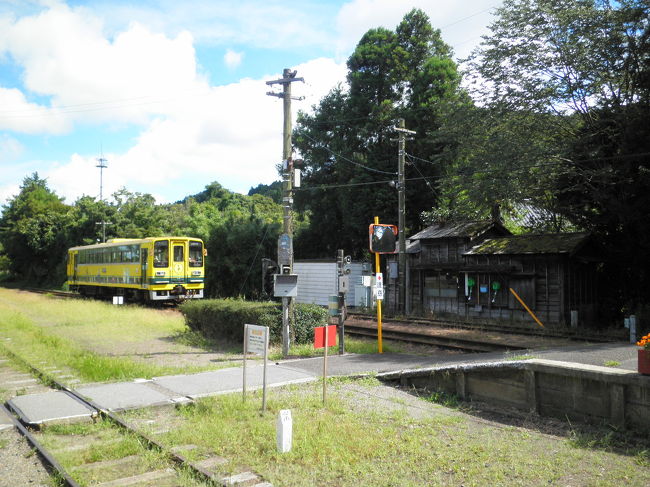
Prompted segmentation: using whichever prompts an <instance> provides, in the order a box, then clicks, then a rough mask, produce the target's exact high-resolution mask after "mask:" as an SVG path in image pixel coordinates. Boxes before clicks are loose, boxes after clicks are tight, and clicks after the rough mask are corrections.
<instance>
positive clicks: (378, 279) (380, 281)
mask: <svg viewBox="0 0 650 487" xmlns="http://www.w3.org/2000/svg"><path fill="white" fill-rule="evenodd" d="M383 287H384V275H383V274H382V273H381V272H378V273H377V274H376V275H375V288H377V289H380V288H383Z"/></svg>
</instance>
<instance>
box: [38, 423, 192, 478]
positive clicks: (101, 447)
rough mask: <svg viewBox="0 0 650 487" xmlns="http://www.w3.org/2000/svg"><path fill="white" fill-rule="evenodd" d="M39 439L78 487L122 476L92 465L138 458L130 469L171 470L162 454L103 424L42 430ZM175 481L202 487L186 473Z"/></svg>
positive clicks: (131, 436)
mask: <svg viewBox="0 0 650 487" xmlns="http://www.w3.org/2000/svg"><path fill="white" fill-rule="evenodd" d="M38 439H39V440H40V441H41V442H42V443H43V445H44V446H45V447H46V448H47V449H48V450H49V451H50V452H52V453H53V454H54V456H55V458H56V459H57V460H58V461H59V463H61V465H63V467H64V468H65V469H66V471H68V472H69V473H70V475H71V476H72V477H73V478H74V479H75V480H76V481H77V482H79V484H80V485H93V484H96V483H98V482H100V481H106V480H107V479H109V478H110V477H107V475H115V476H118V477H119V476H120V475H122V473H120V472H111V470H113V469H112V468H111V467H108V470H107V469H106V468H104V469H101V468H96V467H95V466H94V465H93V464H94V463H96V462H105V461H110V460H117V459H120V458H124V457H128V456H131V455H137V456H139V459H138V460H137V461H136V462H134V463H135V465H134V466H132V467H131V468H133V467H135V468H136V469H140V470H141V471H147V470H155V469H162V468H169V467H170V466H171V465H170V464H169V462H168V460H167V458H166V456H165V454H164V453H162V452H158V451H152V450H149V449H147V448H146V447H145V446H144V445H143V444H142V443H141V441H140V439H138V438H137V437H136V436H134V435H133V434H129V433H125V432H124V431H122V430H120V429H118V428H117V427H115V426H114V425H113V424H112V423H110V422H109V421H105V420H100V421H98V422H97V423H93V424H88V423H84V424H71V425H54V426H48V427H46V428H44V429H43V430H42V432H41V433H40V434H39V438H38ZM80 444H84V445H85V448H75V449H70V448H67V447H69V446H78V445H80ZM126 475H128V473H126ZM177 481H178V483H175V484H174V485H180V486H186V487H190V486H196V485H201V484H200V483H198V482H196V481H195V480H194V479H193V478H192V476H191V475H190V474H188V473H187V472H181V474H180V475H179V476H178V478H177Z"/></svg>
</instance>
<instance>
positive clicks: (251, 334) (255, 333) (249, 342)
mask: <svg viewBox="0 0 650 487" xmlns="http://www.w3.org/2000/svg"><path fill="white" fill-rule="evenodd" d="M268 332H269V327H268V326H258V325H246V338H245V339H246V351H247V352H248V353H254V354H256V355H264V354H265V352H266V344H267V340H266V335H267V334H268Z"/></svg>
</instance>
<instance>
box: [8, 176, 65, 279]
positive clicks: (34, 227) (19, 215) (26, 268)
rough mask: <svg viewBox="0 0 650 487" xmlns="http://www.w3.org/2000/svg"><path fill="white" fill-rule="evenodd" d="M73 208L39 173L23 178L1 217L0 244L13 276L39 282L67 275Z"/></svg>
mask: <svg viewBox="0 0 650 487" xmlns="http://www.w3.org/2000/svg"><path fill="white" fill-rule="evenodd" d="M70 210H71V209H70V207H68V206H67V205H65V204H64V203H63V199H62V198H60V197H58V196H57V195H56V194H55V193H54V192H53V191H51V190H50V189H49V188H48V186H47V181H45V180H44V179H41V178H40V177H39V175H38V173H34V174H32V175H31V176H28V177H26V178H25V179H24V180H23V184H22V186H21V187H20V193H19V194H18V195H16V196H14V197H13V198H11V199H10V200H9V203H8V204H7V205H4V206H3V213H2V218H0V243H1V244H2V246H3V247H4V252H5V254H6V255H7V257H8V258H9V260H10V265H9V271H10V275H11V276H12V277H13V278H15V279H18V280H21V281H26V282H32V283H35V284H40V283H44V282H46V281H50V282H51V281H56V280H57V278H59V279H60V280H61V279H63V278H64V277H63V276H64V275H65V253H66V248H67V242H66V239H65V229H66V228H67V227H68V226H69V225H70V224H71V211H70Z"/></svg>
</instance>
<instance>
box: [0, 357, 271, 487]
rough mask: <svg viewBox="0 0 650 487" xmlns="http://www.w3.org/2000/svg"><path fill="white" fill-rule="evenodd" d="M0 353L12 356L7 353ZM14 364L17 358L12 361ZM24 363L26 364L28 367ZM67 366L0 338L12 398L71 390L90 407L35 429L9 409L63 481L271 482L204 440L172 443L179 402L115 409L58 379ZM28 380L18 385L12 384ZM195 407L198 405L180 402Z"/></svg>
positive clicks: (104, 486) (106, 485)
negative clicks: (80, 418)
mask: <svg viewBox="0 0 650 487" xmlns="http://www.w3.org/2000/svg"><path fill="white" fill-rule="evenodd" d="M2 355H4V356H5V357H7V359H6V360H4V359H3V357H2ZM11 362H13V364H12V363H11ZM19 369H24V370H29V373H25V372H23V371H20V370H19ZM62 375H63V376H65V374H64V371H60V370H56V369H53V368H51V367H47V365H46V364H41V365H40V366H39V367H37V366H35V365H34V364H31V363H29V362H28V361H26V360H25V359H24V358H22V357H20V356H18V355H16V354H15V353H13V352H12V351H11V350H9V349H8V348H7V347H6V346H4V345H1V344H0V390H2V391H3V395H2V397H3V401H4V400H8V399H10V398H11V397H10V396H16V395H22V394H31V393H42V392H47V391H53V390H59V391H66V393H67V394H71V395H73V396H74V397H75V399H77V400H78V401H80V402H82V403H84V404H86V405H87V406H88V407H90V408H92V409H93V410H94V411H95V413H94V415H93V417H92V422H78V423H71V422H65V421H64V422H63V423H61V422H58V423H57V424H46V425H42V426H41V427H38V428H36V429H33V428H30V427H26V426H25V425H23V424H22V423H21V421H20V420H19V419H18V418H17V417H16V416H15V415H14V414H13V412H12V411H10V410H9V408H7V405H9V403H5V405H1V406H0V409H1V410H0V414H2V413H4V414H5V415H6V416H8V417H9V418H11V421H12V422H13V425H14V426H15V428H16V429H17V431H18V432H19V433H20V434H21V435H23V436H24V437H25V438H26V440H27V441H28V442H29V443H30V444H31V446H32V447H33V448H34V450H35V451H36V452H37V453H38V455H39V457H40V458H41V460H42V462H43V464H44V465H45V467H46V468H47V470H48V471H49V472H50V473H51V476H52V477H53V479H54V481H55V483H56V484H58V485H65V486H69V487H77V486H84V485H97V486H101V487H117V486H126V485H129V486H141V487H145V486H151V487H153V486H156V487H166V486H182V487H194V486H241V487H244V486H254V487H272V486H271V484H270V483H268V482H265V481H264V480H263V479H262V478H261V477H260V476H259V475H257V474H256V473H254V472H250V471H247V470H246V469H244V468H241V467H239V466H236V465H233V464H232V463H231V462H230V461H229V460H228V459H225V458H222V457H220V456H217V455H216V454H215V453H214V452H213V451H211V450H210V449H209V448H206V447H205V446H200V445H194V444H179V443H178V442H173V441H171V440H170V437H173V436H174V428H175V427H179V426H181V423H182V421H183V414H182V411H179V410H178V408H177V407H175V406H165V407H158V408H149V409H145V410H140V411H126V412H121V413H119V414H116V413H115V412H112V411H108V410H105V409H103V408H102V407H100V406H99V405H98V404H95V403H93V402H92V401H90V400H88V399H86V398H84V397H82V396H80V395H79V394H77V393H76V392H75V391H74V390H73V389H71V388H70V387H69V386H67V385H65V384H63V383H62V382H61V379H60V377H61V376H62ZM21 384H25V385H26V387H23V388H21V389H19V388H17V387H12V386H16V385H21ZM182 407H184V408H192V407H193V404H191V403H189V404H188V405H185V406H182Z"/></svg>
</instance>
